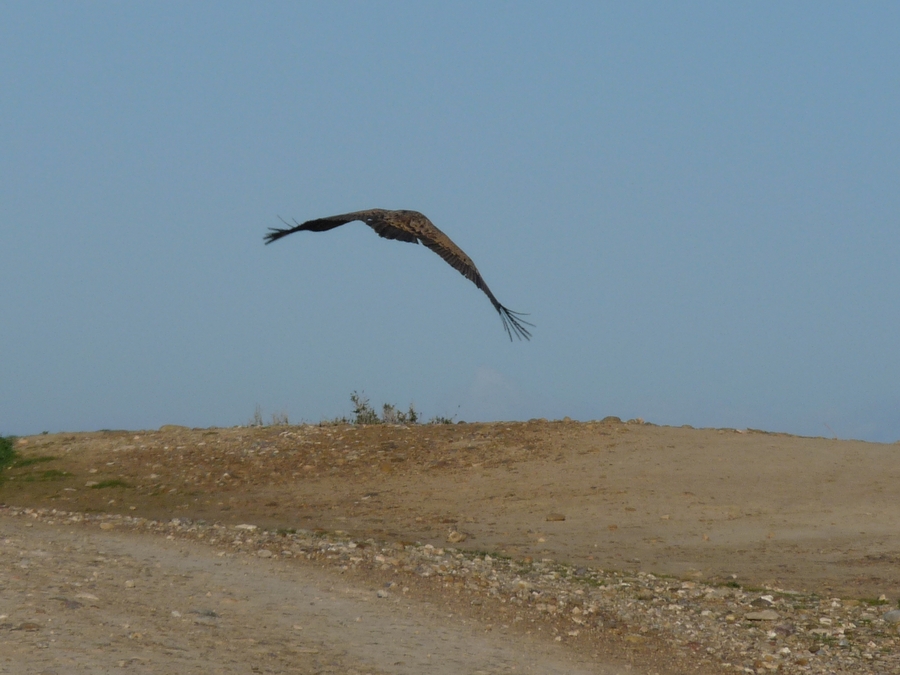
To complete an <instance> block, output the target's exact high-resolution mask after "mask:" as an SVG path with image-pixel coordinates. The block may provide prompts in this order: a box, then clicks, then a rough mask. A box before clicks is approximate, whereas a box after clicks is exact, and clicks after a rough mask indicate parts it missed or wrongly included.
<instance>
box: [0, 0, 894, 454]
mask: <svg viewBox="0 0 900 675" xmlns="http://www.w3.org/2000/svg"><path fill="white" fill-rule="evenodd" d="M897 26H900V5H898V4H896V3H862V4H860V3H822V2H814V3H813V2H811V3H738V2H735V3H731V2H729V3H678V4H674V3H670V4H660V3H617V4H612V3H609V4H601V3H587V2H585V3H529V2H515V3H511V2H504V3H501V2H496V3H484V2H472V3H440V4H438V3H415V2H403V3H388V2H377V3H375V2H331V3H228V2H214V3H213V2H209V3H105V2H93V3H92V2H86V3H64V2H59V3H37V2H20V3H4V4H3V5H2V6H0V206H2V208H0V217H2V221H0V260H2V264H0V312H2V315H0V316H2V319H3V327H2V330H0V433H5V434H31V433H38V432H41V431H45V430H46V431H60V430H69V431H73V430H91V429H99V428H130V429H142V428H155V427H158V426H160V425H162V424H167V423H172V424H185V425H190V426H212V425H219V426H227V425H234V424H242V423H246V422H247V421H248V420H249V419H250V418H251V417H252V416H253V413H254V410H255V409H256V406H257V405H259V406H260V408H261V409H262V411H263V413H264V415H265V416H266V417H268V416H269V415H270V414H271V413H274V412H278V413H286V414H288V415H289V417H290V419H291V420H292V421H298V422H299V421H301V420H305V421H312V422H316V421H319V420H320V419H322V418H324V417H334V416H338V415H344V414H348V413H349V412H350V401H349V395H350V392H351V391H354V390H360V391H364V392H365V393H366V395H367V396H369V398H370V399H371V400H372V402H373V403H374V404H376V405H380V404H381V403H382V402H391V403H394V404H397V405H400V406H406V405H407V404H409V403H410V402H414V403H415V405H416V407H417V408H418V409H419V410H420V411H421V412H422V413H423V414H424V415H425V417H430V416H433V415H444V416H448V417H449V416H455V417H456V419H464V420H467V421H475V420H495V419H528V418H532V417H547V418H561V417H563V416H570V417H572V418H575V419H596V418H602V417H604V416H606V415H618V416H620V417H623V418H631V417H642V418H644V419H645V420H647V421H651V422H655V423H659V424H671V425H681V424H691V425H694V426H725V427H736V428H744V427H753V428H762V429H767V430H773V431H786V432H791V433H797V434H805V435H814V436H820V435H821V436H831V435H832V434H834V435H837V436H839V437H842V438H862V439H867V440H874V441H895V440H897V439H900V357H898V347H897V345H898V343H900V255H898V254H900V222H898V214H900V189H898V186H900V124H898V122H897V121H898V120H900V41H898V40H897ZM375 207H378V208H408V209H415V210H419V211H422V212H423V213H425V214H426V215H428V216H429V217H430V218H431V219H432V220H433V221H434V222H435V224H436V225H437V226H438V227H440V228H441V229H442V230H444V231H445V232H446V233H447V234H448V235H450V236H451V237H452V238H453V239H454V241H455V242H456V243H457V244H458V245H459V246H461V247H462V248H463V249H464V250H465V251H466V252H467V253H468V254H469V255H470V256H471V257H472V258H473V259H474V261H475V263H476V264H477V265H478V267H479V269H480V271H481V273H482V275H483V276H484V278H485V280H486V281H487V283H488V284H489V285H490V287H491V289H492V290H493V291H494V293H495V295H496V296H497V297H498V299H499V300H500V302H502V303H503V304H505V305H506V306H508V307H510V308H512V309H514V310H517V311H522V312H529V313H530V319H531V321H532V322H533V323H534V324H535V326H536V327H535V328H534V330H533V335H534V338H533V340H532V341H531V342H515V343H510V342H509V340H508V339H507V336H506V334H505V333H504V332H503V329H502V326H501V322H500V319H499V317H498V316H497V314H496V313H495V312H494V310H493V308H492V307H491V305H490V303H489V302H488V301H487V299H486V298H485V297H484V295H483V294H481V293H480V292H479V291H478V290H477V289H476V288H475V287H474V286H473V285H472V284H471V283H470V282H468V281H467V280H466V279H464V278H463V277H462V276H460V275H459V274H458V273H457V272H456V271H454V270H453V269H451V268H450V267H449V266H447V265H446V264H445V263H444V262H443V261H441V260H440V258H438V257H437V256H435V255H434V254H433V253H431V252H430V251H428V250H427V249H425V248H424V247H422V246H413V245H410V244H404V243H399V242H391V241H387V240H384V239H380V238H379V237H377V236H376V235H375V234H374V232H372V231H371V230H370V229H369V228H367V227H366V226H365V225H363V224H362V223H353V224H349V225H346V226H344V227H341V228H339V229H337V230H333V231H331V232H327V233H322V234H314V233H298V234H295V235H292V236H291V237H288V238H286V239H283V240H281V241H279V242H277V243H275V244H273V245H271V246H264V245H263V241H262V236H263V234H264V233H265V232H266V230H267V228H269V227H277V226H279V225H280V222H279V220H278V217H279V216H281V217H284V218H286V219H289V220H290V219H297V220H299V221H303V220H308V219H311V218H317V217H321V216H326V215H331V214H335V213H343V212H346V211H351V210H358V209H365V208H375Z"/></svg>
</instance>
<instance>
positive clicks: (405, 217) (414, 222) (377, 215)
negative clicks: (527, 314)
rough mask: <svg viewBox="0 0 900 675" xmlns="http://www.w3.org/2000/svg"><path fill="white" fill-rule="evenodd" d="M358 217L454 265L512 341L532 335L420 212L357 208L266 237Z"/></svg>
mask: <svg viewBox="0 0 900 675" xmlns="http://www.w3.org/2000/svg"><path fill="white" fill-rule="evenodd" d="M354 220H361V221H362V222H364V223H365V224H366V225H368V226H369V227H371V228H372V229H373V230H375V232H377V233H378V236H380V237H384V238H385V239H397V240H398V241H406V242H410V243H412V244H418V243H419V242H421V243H423V244H424V245H425V246H427V247H428V248H430V249H431V250H432V251H434V252H435V253H437V254H438V255H439V256H441V258H443V259H444V260H445V261H446V262H447V263H448V264H449V265H450V266H451V267H453V268H454V269H455V270H457V271H458V272H459V273H460V274H462V275H463V276H464V277H466V278H467V279H468V280H469V281H471V282H472V283H474V284H475V285H476V286H477V287H478V288H480V289H481V290H482V291H484V294H485V295H487V296H488V299H489V300H490V301H491V304H492V305H493V306H494V309H496V310H497V313H498V314H499V315H500V318H501V319H502V320H503V327H504V328H505V329H506V332H507V334H508V335H509V339H510V340H512V337H513V334H515V335H516V337H518V338H519V339H521V338H525V339H526V340H528V339H530V338H531V333H529V332H528V330H527V329H526V328H525V325H528V326H531V325H532V324H530V323H528V322H527V321H525V320H523V319H521V318H519V317H521V314H519V313H517V312H513V311H511V310H509V309H507V308H506V307H504V306H503V305H501V304H500V303H499V302H498V301H497V298H495V297H494V294H493V293H491V289H490V288H488V286H487V284H486V283H484V279H482V278H481V274H480V273H479V272H478V268H476V267H475V263H473V262H472V259H471V258H470V257H469V256H467V255H466V254H465V253H464V252H463V250H462V249H461V248H460V247H459V246H457V245H456V244H454V243H453V240H451V239H450V237H448V236H447V235H446V234H444V233H443V232H441V231H440V230H439V229H438V228H437V227H436V226H435V225H434V223H432V222H431V221H430V220H428V218H426V217H425V216H424V215H423V214H421V213H419V212H418V211H407V210H398V211H389V210H387V209H368V210H366V211H353V212H352V213H344V214H341V215H338V216H328V217H326V218H317V219H315V220H307V221H306V222H305V223H299V224H297V225H296V226H294V227H289V228H287V229H276V228H269V229H270V230H271V231H270V232H269V233H268V234H267V235H266V237H265V239H266V243H267V244H271V243H272V242H273V241H276V240H278V239H281V238H282V237H286V236H287V235H289V234H292V233H294V232H301V231H304V230H306V231H310V232H325V231H326V230H331V229H334V228H335V227H339V226H340V225H344V224H346V223H350V222H352V221H354ZM523 324H524V325H523Z"/></svg>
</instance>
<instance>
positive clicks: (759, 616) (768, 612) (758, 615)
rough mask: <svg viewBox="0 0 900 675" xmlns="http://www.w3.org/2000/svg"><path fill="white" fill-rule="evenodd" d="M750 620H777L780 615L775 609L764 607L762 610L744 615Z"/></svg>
mask: <svg viewBox="0 0 900 675" xmlns="http://www.w3.org/2000/svg"><path fill="white" fill-rule="evenodd" d="M744 618H745V619H747V620H748V621H777V620H778V619H779V618H780V617H779V615H778V612H776V611H775V610H774V609H764V610H763V611H761V612H750V613H748V614H745V615H744Z"/></svg>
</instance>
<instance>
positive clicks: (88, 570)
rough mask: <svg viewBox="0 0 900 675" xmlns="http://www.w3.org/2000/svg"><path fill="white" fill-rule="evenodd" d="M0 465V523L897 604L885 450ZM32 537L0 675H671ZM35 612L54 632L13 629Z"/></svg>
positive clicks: (157, 455) (690, 447) (388, 436)
mask: <svg viewBox="0 0 900 675" xmlns="http://www.w3.org/2000/svg"><path fill="white" fill-rule="evenodd" d="M17 450H18V451H19V453H20V456H21V457H22V458H24V459H25V460H26V462H25V463H24V464H21V463H20V465H19V466H16V467H13V468H11V469H8V470H7V471H6V472H5V474H6V480H5V482H3V483H2V484H0V499H2V501H3V502H5V503H7V504H13V505H20V506H30V507H44V508H49V509H52V508H55V509H62V510H66V511H69V512H86V513H120V514H125V515H130V516H139V517H143V518H148V519H159V520H168V519H171V518H173V517H178V518H190V519H192V520H202V521H206V522H209V523H223V524H226V525H236V524H240V523H252V524H255V525H257V526H259V527H260V528H269V529H279V528H280V529H282V530H285V531H287V530H292V529H303V530H316V529H318V530H320V531H323V532H324V533H337V534H341V533H347V536H350V537H354V538H357V539H359V540H360V541H362V540H366V539H371V540H373V541H376V542H383V543H390V542H422V543H432V544H433V545H435V546H449V545H451V543H448V540H449V542H452V546H455V547H456V548H458V549H461V550H466V549H468V550H473V551H487V552H492V553H494V554H495V555H496V554H500V555H504V556H508V557H510V558H512V559H514V560H524V561H530V560H545V559H553V560H557V561H562V562H566V563H571V564H572V565H575V566H582V567H585V568H602V569H606V570H609V569H613V570H622V571H624V572H627V573H637V572H642V573H653V574H655V575H672V576H673V577H676V578H679V579H684V580H696V581H702V582H706V583H713V584H715V583H719V584H726V583H727V584H735V583H738V584H741V585H742V586H745V587H757V588H766V587H768V588H781V589H788V590H795V591H802V592H807V593H816V594H819V595H822V596H825V597H832V596H833V597H837V598H856V599H863V600H873V599H876V598H879V597H880V596H884V600H882V602H885V601H886V602H887V603H889V604H890V605H892V606H896V602H897V600H898V598H900V565H898V562H900V528H898V526H897V523H900V499H898V497H900V494H898V492H900V462H898V461H897V453H898V452H900V446H898V445H897V444H893V445H879V444H871V443H862V442H853V441H836V440H829V439H821V438H816V439H810V438H798V437H792V436H787V435H781V434H769V433H762V432H755V431H744V432H738V431H735V430H706V429H703V430H696V429H690V428H666V427H656V426H653V425H645V424H622V423H618V422H616V421H606V422H595V423H572V422H547V421H543V420H536V421H532V422H528V423H510V424H491V425H481V424H467V425H446V426H445V425H441V426H418V427H408V428H407V427H388V426H370V427H353V426H340V427H318V426H304V427H266V428H254V429H248V428H234V429H209V430H190V429H184V428H180V427H165V428H163V429H162V430H160V431H154V432H119V431H108V432H97V433H93V434H57V435H46V436H37V437H31V438H28V439H22V441H20V443H19V445H18V446H17ZM38 458H45V459H42V460H39V461H36V460H38ZM46 458H50V459H46ZM45 521H46V519H41V520H39V521H37V520H36V521H35V522H32V523H26V522H25V521H23V520H21V519H11V518H2V517H0V538H2V541H3V548H2V549H0V550H2V551H3V552H4V555H5V558H4V560H3V567H2V569H4V570H12V572H6V573H5V577H4V578H3V579H2V586H0V599H2V602H3V603H4V607H3V608H2V609H0V614H6V615H7V618H4V619H0V622H6V623H7V624H8V625H7V629H8V632H7V634H6V636H4V638H3V640H2V641H0V670H2V669H4V668H5V669H6V670H5V671H4V672H16V673H17V672H22V673H40V672H45V673H50V672H51V671H55V672H58V673H62V672H110V669H111V668H112V667H113V666H115V667H127V668H129V669H130V670H132V671H133V672H166V671H167V670H168V671H169V672H171V667H173V666H172V664H178V665H177V669H178V672H193V670H198V671H199V670H203V671H204V672H222V673H231V672H285V673H288V672H290V673H293V672H296V673H307V672H309V673H316V672H321V673H330V672H335V673H337V672H348V673H351V672H359V673H363V672H371V673H381V672H385V673H406V672H435V673H443V672H447V673H477V672H483V673H495V672H496V673H504V672H521V673H530V672H535V673H538V672H540V673H553V672H560V673H568V672H572V673H577V672H585V673H587V672H590V673H613V672H647V673H650V672H660V673H665V672H671V673H674V672H684V670H682V668H683V663H682V662H681V661H678V660H677V659H675V658H674V657H673V659H672V660H667V659H666V658H665V655H663V656H662V657H660V656H659V654H657V656H656V657H653V658H651V657H650V656H648V655H647V654H640V653H639V654H636V655H632V656H628V655H627V654H624V655H623V652H622V651H621V649H619V646H620V645H619V642H617V638H616V636H615V635H613V634H609V635H606V636H602V635H601V638H600V639H599V641H597V642H596V644H590V645H585V644H584V641H583V640H582V641H581V642H579V644H578V645H571V646H570V645H568V644H566V643H563V644H560V643H559V642H556V641H553V640H552V639H549V638H547V639H545V638H544V637H542V636H538V635H532V634H526V633H523V632H522V631H519V632H516V631H515V630H514V629H510V630H509V631H507V632H504V631H501V630H492V629H490V628H489V627H487V626H489V624H487V623H486V618H485V617H484V615H483V612H482V613H481V614H478V613H475V612H469V613H468V614H467V612H466V611H465V610H464V609H463V610H460V608H459V607H456V606H453V608H452V610H451V611H447V608H448V607H449V605H445V604H444V602H443V600H442V598H441V595H440V591H439V590H435V589H433V588H432V589H431V590H427V589H426V590H422V591H421V592H418V591H417V590H416V588H413V589H412V590H411V591H410V592H409V593H407V594H402V595H400V596H398V595H397V594H396V593H392V594H390V595H388V596H386V597H384V598H379V597H378V596H377V595H375V593H376V591H377V589H378V588H379V587H380V586H379V584H380V583H381V579H380V578H379V579H376V578H374V577H372V576H369V577H367V576H366V575H362V574H361V575H355V576H352V578H351V577H348V576H347V575H339V574H335V572H334V570H329V569H326V568H322V567H321V566H316V565H311V564H300V563H298V562H297V561H294V560H292V561H289V562H288V561H281V560H256V559H252V558H241V557H231V556H225V555H221V553H222V551H218V552H217V551H216V550H215V549H214V548H210V547H208V546H206V545H204V544H199V543H196V542H193V543H192V542H184V541H174V540H166V539H164V538H161V537H159V536H154V535H149V534H143V535H142V534H137V533H126V532H119V531H117V530H111V531H103V530H99V529H97V528H92V529H85V528H83V527H81V528H79V527H76V526H69V525H64V524H62V523H54V524H52V525H51V524H49V523H47V522H45ZM27 525H31V526H30V527H27ZM13 560H15V561H16V562H15V563H14V564H11V561H13ZM17 565H18V566H17ZM95 573H96V574H95ZM128 581H131V582H133V586H130V587H126V582H128ZM78 584H81V585H80V586H79V585H78ZM29 593H30V594H31V595H29ZM79 593H81V594H82V596H79ZM84 594H86V596H85V595H84ZM87 596H93V597H94V598H96V599H92V598H91V597H87ZM69 603H74V604H71V605H70V604H69ZM312 603H315V604H312ZM70 606H71V607H73V609H71V610H69V609H66V608H67V607H70ZM23 608H24V609H23ZM28 608H31V609H30V610H28ZM26 610H28V611H31V612H32V615H33V617H32V618H31V619H29V618H28V617H26V616H25V614H27V613H28V611H26ZM39 610H43V612H45V613H47V614H48V618H52V617H58V621H59V623H58V624H57V626H58V629H57V627H54V628H53V629H52V630H54V631H56V632H53V633H51V632H49V630H48V627H47V625H44V624H40V625H41V629H40V630H37V629H36V630H34V631H31V630H29V629H28V626H27V625H25V624H29V623H30V622H31V623H33V622H35V619H34V617H38V618H39V614H35V612H39ZM23 612H24V614H23ZM173 612H176V613H177V614H178V615H176V614H173ZM50 613H52V617H51V616H50ZM20 615H21V616H20ZM448 615H452V616H448ZM17 621H18V622H19V623H16V622H17ZM38 623H39V622H38ZM51 623H52V621H51ZM23 625H25V627H24V628H21V626H23ZM617 645H618V646H617ZM67 654H68V655H69V656H68V657H67V656H66V655H67ZM66 658H69V659H74V660H73V661H71V662H70V663H67V662H66V661H65V659H66ZM123 664H124V665H123ZM679 664H681V665H679ZM697 668H698V669H699V670H700V671H702V672H734V670H733V669H729V670H727V671H726V670H721V671H720V670H717V669H716V668H715V667H714V666H709V665H708V664H707V665H705V666H702V667H701V666H700V665H698V666H697ZM79 669H80V670H79ZM760 672H761V671H760ZM876 672H877V671H876Z"/></svg>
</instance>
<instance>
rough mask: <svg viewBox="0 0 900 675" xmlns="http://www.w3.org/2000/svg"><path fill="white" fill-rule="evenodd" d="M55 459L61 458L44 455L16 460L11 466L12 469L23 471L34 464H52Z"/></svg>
mask: <svg viewBox="0 0 900 675" xmlns="http://www.w3.org/2000/svg"><path fill="white" fill-rule="evenodd" d="M55 459H59V457H51V456H50V455H44V456H42V457H23V458H22V459H16V460H14V461H13V463H12V464H11V468H13V469H21V468H22V467H24V466H31V465H32V464H43V463H44V462H52V461H53V460H55Z"/></svg>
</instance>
